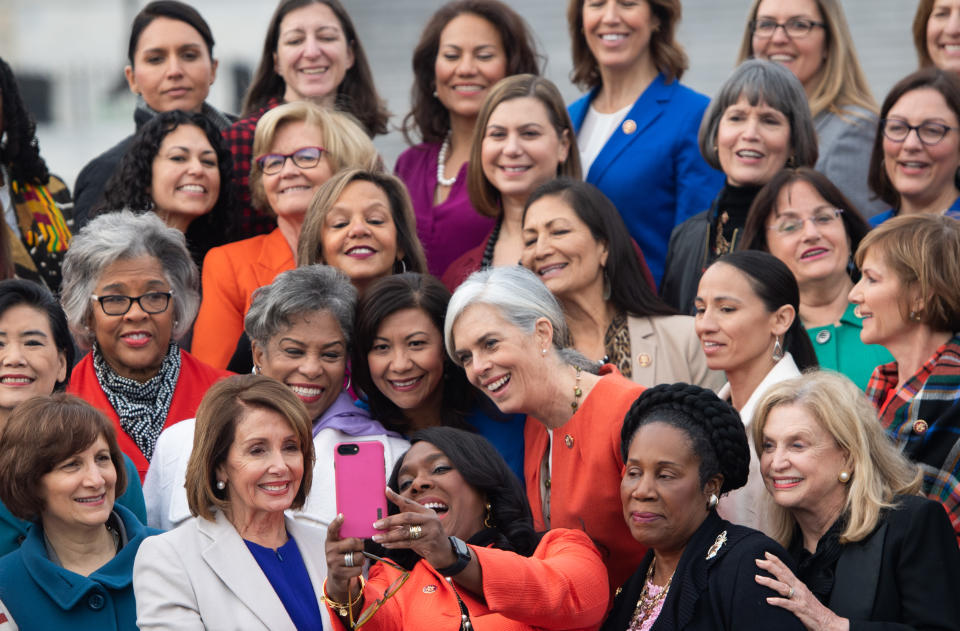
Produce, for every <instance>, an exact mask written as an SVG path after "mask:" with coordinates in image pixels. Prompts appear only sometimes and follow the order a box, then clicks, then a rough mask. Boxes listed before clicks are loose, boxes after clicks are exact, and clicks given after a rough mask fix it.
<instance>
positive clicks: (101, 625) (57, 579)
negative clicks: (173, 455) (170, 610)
mask: <svg viewBox="0 0 960 631" xmlns="http://www.w3.org/2000/svg"><path fill="white" fill-rule="evenodd" d="M113 510H114V512H115V513H116V514H117V515H118V516H119V517H120V519H121V521H122V522H123V525H124V528H126V531H127V544H126V545H125V546H123V548H122V549H121V550H120V552H118V553H117V555H116V556H115V557H113V559H111V560H110V561H109V562H108V563H107V564H106V565H104V566H103V567H101V568H100V569H98V570H97V571H96V572H94V573H93V574H91V575H90V576H80V575H79V574H75V573H73V572H71V571H69V570H65V569H64V568H62V567H60V566H59V565H56V564H55V563H53V562H51V561H50V559H49V558H47V548H46V544H45V543H44V539H43V528H42V527H40V526H39V525H36V526H34V527H32V528H30V530H29V531H28V532H27V538H26V540H25V541H24V542H23V544H22V545H21V546H20V548H19V549H17V550H15V551H13V552H11V553H10V554H8V555H7V556H5V557H3V558H2V559H0V603H2V605H3V607H5V608H6V610H7V611H8V612H9V614H10V617H11V618H13V621H14V622H15V623H16V624H17V625H18V626H19V627H20V631H32V630H36V631H51V630H59V629H97V630H98V631H110V630H112V629H116V630H121V629H129V630H130V631H135V630H136V628H137V607H136V601H135V600H134V597H133V560H134V558H136V556H137V550H139V548H140V544H141V543H142V542H143V540H144V539H145V538H146V537H148V536H150V535H153V534H158V533H159V532H160V531H159V530H154V529H152V528H147V527H146V526H144V525H143V524H142V523H140V520H139V519H137V518H136V516H134V514H133V513H132V512H130V511H129V510H127V509H126V508H124V507H123V506H120V505H115V506H114V508H113Z"/></svg>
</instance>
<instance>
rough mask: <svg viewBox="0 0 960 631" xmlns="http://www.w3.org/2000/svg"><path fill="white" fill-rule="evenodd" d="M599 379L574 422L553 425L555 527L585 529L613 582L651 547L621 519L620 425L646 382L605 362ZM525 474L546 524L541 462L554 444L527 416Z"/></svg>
mask: <svg viewBox="0 0 960 631" xmlns="http://www.w3.org/2000/svg"><path fill="white" fill-rule="evenodd" d="M600 375H601V377H602V378H601V379H600V381H598V382H597V385H595V386H594V387H593V390H591V391H590V394H589V395H588V396H587V398H586V399H584V401H583V402H582V403H581V405H580V409H578V410H577V412H576V414H574V415H573V416H572V417H571V418H570V420H569V421H567V423H566V424H565V425H563V426H562V427H558V428H557V429H555V430H553V448H552V451H551V454H552V458H553V468H552V473H551V476H550V527H551V528H576V529H578V530H583V531H585V532H586V533H587V534H588V535H590V538H591V539H593V542H594V543H595V544H597V547H598V548H599V549H600V554H601V556H602V557H603V562H604V563H605V564H606V566H607V572H608V574H609V577H610V587H611V588H613V589H616V588H617V587H620V586H621V585H623V584H624V583H625V582H626V580H627V579H628V578H630V576H631V575H632V574H633V573H634V572H635V571H636V569H637V567H638V566H639V565H640V561H641V560H642V559H643V555H644V554H646V552H647V549H646V547H645V546H642V545H640V544H639V543H637V541H636V539H634V538H633V535H631V534H630V529H629V528H628V527H627V523H626V521H625V520H624V518H623V506H622V504H621V502H620V480H621V479H622V477H623V458H621V457H620V429H621V428H622V427H623V417H624V416H625V415H626V413H627V410H628V409H630V405H631V404H632V403H633V402H634V401H636V399H637V397H638V396H640V393H641V392H643V391H644V387H643V386H641V385H639V384H636V383H634V382H632V381H630V380H629V379H626V378H625V377H623V376H622V375H621V374H620V373H619V372H618V371H617V369H616V368H614V367H613V366H612V365H610V364H607V365H605V366H604V367H603V368H601V370H600ZM524 439H525V448H524V462H523V473H524V478H525V479H526V483H527V498H528V499H529V500H530V509H531V510H532V511H533V521H534V525H535V526H536V528H537V530H544V529H545V528H546V523H545V520H544V519H543V502H542V500H541V496H540V476H541V473H540V464H541V462H543V458H544V457H545V456H546V453H547V448H548V446H549V445H550V440H549V436H548V435H547V429H546V427H544V425H543V424H542V423H541V422H540V421H538V420H537V419H535V418H533V417H532V416H528V417H527V425H526V428H525V431H524Z"/></svg>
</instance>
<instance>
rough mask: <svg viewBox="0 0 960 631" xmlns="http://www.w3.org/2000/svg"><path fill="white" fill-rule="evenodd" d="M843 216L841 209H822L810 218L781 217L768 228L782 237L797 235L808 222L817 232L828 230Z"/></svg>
mask: <svg viewBox="0 0 960 631" xmlns="http://www.w3.org/2000/svg"><path fill="white" fill-rule="evenodd" d="M842 214H843V209H842V208H822V209H820V210H818V211H817V212H815V213H814V214H813V216H812V217H798V216H796V215H787V216H785V217H781V218H780V219H778V220H777V222H776V223H774V224H773V225H772V226H770V228H769V229H770V230H774V231H776V232H777V233H778V234H780V235H782V236H785V237H786V236H790V235H794V234H799V233H800V231H801V230H803V224H805V223H806V222H807V221H810V222H811V223H812V224H813V225H814V226H816V227H817V229H819V230H823V229H825V228H829V227H830V226H832V225H834V224H835V223H836V222H837V221H838V220H839V219H840V215H842Z"/></svg>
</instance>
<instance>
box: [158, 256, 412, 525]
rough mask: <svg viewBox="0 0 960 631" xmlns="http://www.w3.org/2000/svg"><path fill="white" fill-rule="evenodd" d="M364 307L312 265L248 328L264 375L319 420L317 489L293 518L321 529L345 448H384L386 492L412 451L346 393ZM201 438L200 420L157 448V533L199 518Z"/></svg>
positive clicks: (336, 277)
mask: <svg viewBox="0 0 960 631" xmlns="http://www.w3.org/2000/svg"><path fill="white" fill-rule="evenodd" d="M356 302H357V290H356V289H354V287H353V285H352V284H351V283H350V280H349V279H348V278H347V277H346V276H345V275H344V274H343V273H342V272H339V271H337V270H336V269H334V268H332V267H328V266H326V265H310V266H307V267H300V268H297V269H294V270H290V271H287V272H284V273H283V274H280V275H279V276H277V278H276V279H275V280H274V281H273V283H271V284H270V285H267V286H266V287H261V288H260V289H259V290H257V292H256V293H255V294H254V297H253V302H252V304H251V305H250V310H249V311H248V312H247V316H246V319H245V322H244V329H245V331H246V333H247V336H248V337H249V338H250V339H251V340H252V346H253V357H254V363H255V366H256V370H257V371H258V372H260V373H261V374H263V375H266V376H267V377H273V378H274V379H276V380H277V381H280V382H282V383H283V384H284V385H286V386H287V387H288V388H290V390H291V391H292V392H293V393H294V394H295V395H297V396H298V397H299V398H300V399H301V400H302V401H303V402H304V404H305V405H306V406H307V412H308V414H309V415H310V418H311V419H313V448H314V453H315V454H316V456H317V457H316V463H315V464H314V466H313V479H314V480H315V483H314V485H313V489H312V490H311V491H310V494H309V495H308V496H307V501H306V503H305V504H304V506H303V508H301V509H300V510H298V511H295V512H293V513H291V516H292V517H294V518H295V519H297V520H299V521H305V522H306V523H308V524H310V525H314V526H317V525H320V526H327V525H328V524H329V523H330V521H331V520H332V519H333V518H334V517H335V516H336V514H337V509H336V496H335V493H334V485H333V449H334V447H335V446H336V445H337V443H340V442H356V441H366V440H377V441H379V442H381V443H383V446H384V461H385V462H384V478H383V479H384V484H386V479H387V477H388V476H389V474H390V471H392V469H393V463H394V462H395V461H396V460H397V458H399V457H400V456H401V455H402V454H403V453H404V452H405V451H406V450H407V449H408V448H409V447H410V444H409V443H408V442H407V441H406V440H405V439H403V438H401V437H400V435H399V434H397V433H394V432H388V431H387V430H386V429H384V427H383V426H382V425H380V423H379V422H377V421H375V420H374V419H372V418H371V417H370V414H369V413H368V412H367V410H365V409H363V408H360V407H357V406H356V405H354V403H353V398H352V397H351V396H350V393H349V392H348V391H347V389H346V388H344V381H345V374H346V370H347V357H348V353H349V349H350V347H351V346H352V343H353V329H354V323H353V319H354V307H355V305H356ZM347 379H349V378H347ZM348 383H349V382H348ZM318 393H319V394H318ZM193 434H194V421H193V420H187V421H183V422H181V423H177V424H176V425H172V426H170V427H169V428H167V429H166V430H164V432H163V433H162V434H161V435H160V438H159V440H158V441H157V445H156V447H155V448H154V451H153V460H151V462H150V469H149V470H148V471H147V477H146V479H145V480H144V499H145V501H146V504H147V523H148V524H149V525H151V526H152V527H154V528H161V529H163V530H170V529H172V528H176V527H177V526H179V525H180V524H181V523H183V522H185V521H186V520H188V519H190V517H191V514H190V508H189V506H188V505H187V494H186V493H185V492H184V482H185V480H186V472H187V460H188V459H189V458H190V449H191V446H192V445H193Z"/></svg>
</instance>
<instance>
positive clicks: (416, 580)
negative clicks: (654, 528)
mask: <svg viewBox="0 0 960 631" xmlns="http://www.w3.org/2000/svg"><path fill="white" fill-rule="evenodd" d="M470 551H471V552H472V553H473V554H474V555H475V556H476V557H477V560H478V561H479V562H480V567H481V568H482V571H483V600H480V599H478V598H476V597H475V596H474V595H473V594H472V593H470V592H469V591H467V590H466V589H464V588H462V587H461V588H457V590H456V593H455V592H454V587H455V586H456V583H454V584H453V586H451V585H450V584H449V583H448V582H447V581H446V579H444V577H443V576H441V575H440V574H438V573H437V571H436V570H434V569H433V567H431V566H430V564H429V563H427V562H426V561H420V562H419V563H417V564H416V565H415V566H414V568H413V570H412V571H411V573H410V579H409V580H408V581H407V582H406V583H404V585H403V586H402V587H401V588H400V591H398V592H397V593H396V595H395V596H393V597H392V598H390V599H389V600H387V601H386V602H385V603H384V605H383V606H382V607H381V608H380V609H379V610H378V611H377V612H376V613H375V614H374V615H373V617H372V618H371V619H370V621H369V622H367V623H366V624H365V625H363V629H364V630H365V631H403V630H405V629H438V630H439V629H459V628H460V606H459V605H458V604H457V596H456V594H459V595H460V598H461V599H462V600H463V603H464V604H465V605H466V606H467V610H468V611H469V612H470V621H471V623H472V626H473V628H474V629H476V630H477V631H533V630H537V629H566V630H569V631H587V630H593V629H597V628H599V627H600V623H601V622H602V621H603V617H604V614H605V613H606V611H607V606H608V602H609V597H610V593H609V592H610V590H609V589H608V587H607V577H606V571H605V570H604V567H603V562H602V561H601V560H600V556H599V555H598V554H597V549H596V548H595V547H594V546H593V544H592V543H590V539H589V537H587V536H585V535H584V534H583V533H582V532H580V531H578V530H564V529H559V530H551V531H550V532H548V533H547V534H546V535H544V537H543V539H541V540H540V544H539V545H538V546H537V549H536V550H534V552H533V556H530V557H525V556H521V555H519V554H516V553H515V552H508V551H506V550H498V549H495V548H483V547H477V546H470ZM399 575H400V572H399V571H398V570H395V569H393V568H391V567H385V566H384V565H383V564H382V563H377V564H376V565H374V566H373V567H372V568H370V580H369V581H367V586H366V588H365V589H364V590H363V595H364V601H365V603H366V605H369V604H371V603H373V602H374V600H376V599H378V598H382V597H383V594H384V592H385V591H386V589H387V587H388V586H389V585H390V584H391V583H393V581H394V579H396V578H397V577H398V576H399ZM330 619H331V621H332V622H333V625H332V626H333V628H334V629H345V628H346V626H345V625H344V624H343V623H344V621H345V619H343V618H339V616H337V612H336V611H335V610H333V609H331V610H330Z"/></svg>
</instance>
